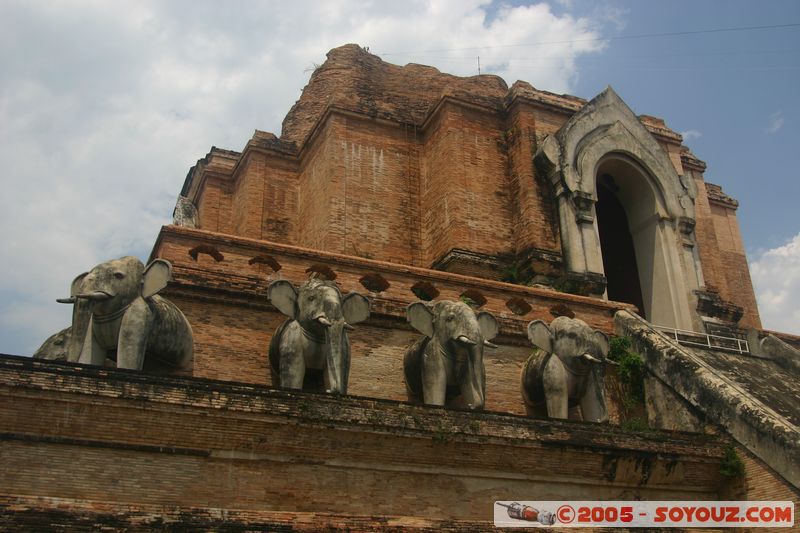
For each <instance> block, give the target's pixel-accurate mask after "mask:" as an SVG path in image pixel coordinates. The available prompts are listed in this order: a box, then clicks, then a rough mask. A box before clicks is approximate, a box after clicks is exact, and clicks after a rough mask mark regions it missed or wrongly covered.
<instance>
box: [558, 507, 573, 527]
mask: <svg viewBox="0 0 800 533" xmlns="http://www.w3.org/2000/svg"><path fill="white" fill-rule="evenodd" d="M556 516H557V517H558V521H559V522H561V523H562V524H569V523H571V522H572V521H573V520H575V509H573V508H572V507H571V506H569V505H562V506H561V507H559V508H558V511H556Z"/></svg>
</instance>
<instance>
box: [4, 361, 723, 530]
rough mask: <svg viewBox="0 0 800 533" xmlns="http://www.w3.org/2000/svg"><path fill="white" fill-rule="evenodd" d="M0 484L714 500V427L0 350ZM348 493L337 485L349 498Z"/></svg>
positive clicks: (232, 495) (168, 499)
mask: <svg viewBox="0 0 800 533" xmlns="http://www.w3.org/2000/svg"><path fill="white" fill-rule="evenodd" d="M0 431H2V433H0V437H1V438H2V445H1V446H0V461H2V464H4V465H13V467H12V468H3V469H0V496H2V497H3V498H4V500H3V501H8V498H9V497H13V496H15V495H26V496H28V497H38V498H61V499H65V500H89V501H100V502H106V503H108V504H131V505H144V506H148V505H164V506H167V507H210V508H219V509H242V510H253V511H277V512H302V513H309V512H323V513H324V512H327V513H331V512H339V513H347V514H353V515H364V514H372V515H384V516H417V517H422V518H425V519H442V518H447V519H452V518H455V517H458V518H460V519H466V520H490V519H491V516H492V505H491V502H492V501H494V500H495V499H509V498H520V497H522V495H525V494H536V496H537V498H541V499H562V498H573V499H607V498H608V499H614V498H622V497H626V498H633V497H643V498H646V499H656V498H660V499H682V498H688V499H711V498H714V497H716V495H717V494H718V490H719V486H720V482H721V479H720V476H719V473H718V469H719V464H720V460H721V452H720V451H719V449H718V445H719V443H718V441H717V437H714V436H709V435H693V434H685V433H659V432H655V433H640V434H636V433H629V432H625V431H622V430H620V429H619V428H615V427H613V426H604V425H596V424H582V423H571V422H559V421H546V420H533V419H528V418H523V417H515V416H510V415H502V414H497V413H488V412H484V413H473V412H465V411H459V410H452V409H442V408H429V407H422V406H413V405H408V404H402V403H397V402H389V401H376V400H370V399H365V398H355V397H331V396H329V395H319V394H309V393H289V392H285V391H276V390H269V389H265V388H263V387H258V386H246V385H236V384H228V383H224V382H215V381H208V380H200V379H196V378H164V377H161V378H159V377H154V376H147V375H143V374H141V373H137V372H130V371H119V370H116V369H111V370H109V369H101V368H91V367H80V366H78V365H74V364H67V363H61V364H58V363H44V362H39V361H35V360H30V359H27V358H18V357H0ZM343 495H347V496H346V497H343Z"/></svg>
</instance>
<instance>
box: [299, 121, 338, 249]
mask: <svg viewBox="0 0 800 533" xmlns="http://www.w3.org/2000/svg"><path fill="white" fill-rule="evenodd" d="M341 126H342V122H341V118H340V117H337V118H334V119H332V120H328V121H326V123H325V124H322V125H321V126H320V128H319V129H318V131H317V132H316V133H315V137H314V139H313V142H312V143H311V146H309V147H308V148H307V153H306V154H305V158H304V164H303V166H302V170H301V172H300V176H299V179H298V197H297V200H298V205H297V243H298V244H299V245H300V246H304V247H308V248H312V249H315V250H323V251H327V252H337V253H343V252H344V208H343V206H344V201H345V191H344V165H343V163H342V160H341V151H340V148H339V142H338V141H339V138H338V132H339V130H340V128H341ZM301 221H302V222H301Z"/></svg>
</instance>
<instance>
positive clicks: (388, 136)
mask: <svg viewBox="0 0 800 533" xmlns="http://www.w3.org/2000/svg"><path fill="white" fill-rule="evenodd" d="M339 121H340V122H341V126H340V127H339V128H338V129H337V151H338V159H339V160H340V161H341V163H342V165H343V179H344V182H345V183H344V191H343V192H344V195H343V197H342V198H341V201H342V202H343V203H344V207H343V208H344V220H343V221H342V224H343V228H342V232H343V233H344V235H345V244H344V249H343V250H341V251H342V252H343V253H346V254H348V255H354V256H358V257H365V258H369V259H378V260H381V261H389V262H393V263H401V264H412V265H417V264H418V256H419V253H418V247H419V220H418V218H417V217H418V213H419V208H418V205H417V196H418V192H417V189H418V180H419V175H418V173H417V169H418V167H419V162H418V160H417V159H418V145H417V142H416V139H415V131H414V130H413V129H409V128H406V127H402V126H398V125H382V124H379V123H376V122H374V121H370V120H365V118H363V117H358V116H347V117H342V118H340V119H337V122H339Z"/></svg>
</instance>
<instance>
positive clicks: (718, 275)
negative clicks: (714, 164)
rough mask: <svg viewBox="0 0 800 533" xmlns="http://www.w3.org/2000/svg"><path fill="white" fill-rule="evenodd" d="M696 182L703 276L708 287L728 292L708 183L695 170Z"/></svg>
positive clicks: (697, 231)
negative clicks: (707, 190)
mask: <svg viewBox="0 0 800 533" xmlns="http://www.w3.org/2000/svg"><path fill="white" fill-rule="evenodd" d="M693 175H694V183H695V186H696V187H697V198H695V204H694V205H695V221H696V225H695V230H694V231H695V236H696V238H697V252H698V254H699V256H700V264H701V265H702V268H703V278H704V280H705V284H706V287H707V288H709V289H711V290H714V291H717V292H719V293H720V294H723V293H724V294H727V292H728V282H727V279H726V278H725V273H724V271H723V266H722V263H721V261H720V255H719V249H720V248H719V243H718V241H717V232H716V227H715V224H714V218H713V215H712V214H711V205H710V204H709V201H708V193H707V192H706V184H705V181H703V176H702V174H700V173H699V172H694V173H693Z"/></svg>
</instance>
